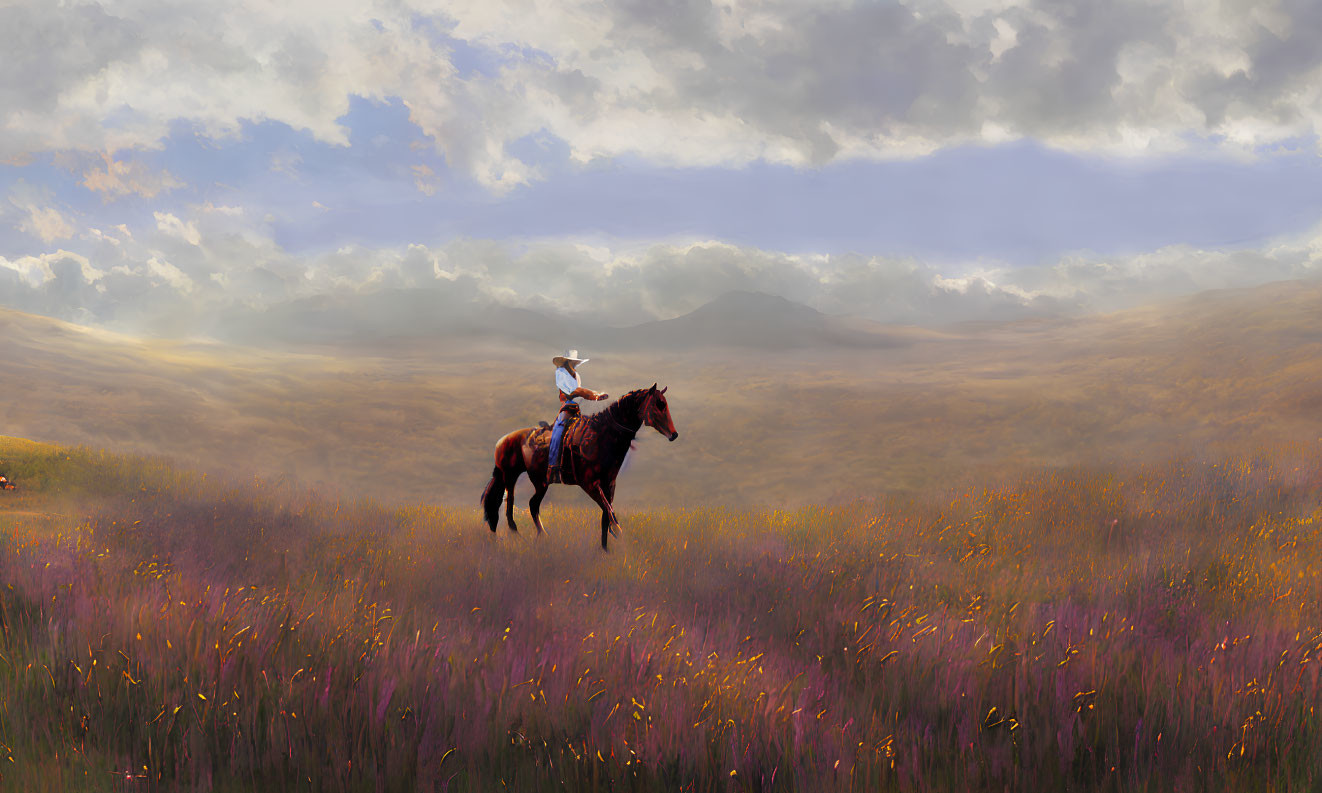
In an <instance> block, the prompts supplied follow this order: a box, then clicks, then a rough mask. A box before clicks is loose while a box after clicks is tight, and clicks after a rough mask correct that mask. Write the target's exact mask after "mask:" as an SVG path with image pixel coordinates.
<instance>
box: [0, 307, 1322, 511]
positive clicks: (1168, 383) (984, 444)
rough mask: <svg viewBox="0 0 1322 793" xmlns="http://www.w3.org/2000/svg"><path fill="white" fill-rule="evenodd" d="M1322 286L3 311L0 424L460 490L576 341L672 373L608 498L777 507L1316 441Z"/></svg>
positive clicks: (390, 494)
mask: <svg viewBox="0 0 1322 793" xmlns="http://www.w3.org/2000/svg"><path fill="white" fill-rule="evenodd" d="M1319 305H1322V287H1320V286H1319V285H1318V284H1317V283H1314V282H1293V283H1284V284H1273V285H1268V286H1266V287H1261V288H1258V289H1253V290H1245V291H1235V292H1223V293H1209V294H1204V295H1199V296H1195V297H1192V298H1188V299H1185V300H1181V301H1176V302H1172V303H1167V304H1163V305H1160V306H1153V307H1148V308H1144V309H1138V310H1134V311H1128V312H1123V313H1119V314H1113V315H1106V316H1093V317H1083V318H1075V319H1050V320H1033V321H1022V322H1015V323H1003V324H992V325H985V324H984V325H978V326H957V327H950V328H942V329H936V330H921V329H912V328H886V327H884V326H876V325H872V324H866V323H856V322H852V321H850V320H845V319H840V318H832V317H827V316H824V315H821V314H818V313H817V312H814V311H812V310H811V309H808V308H806V307H803V306H795V305H793V304H788V303H785V302H783V301H780V300H779V299H777V298H769V297H767V296H759V295H730V296H726V297H725V298H722V300H720V301H718V302H717V303H715V304H713V305H710V306H707V307H705V308H703V309H700V310H699V311H697V312H694V313H693V314H690V315H688V316H686V317H681V318H678V319H676V320H671V321H668V322H662V323H650V324H648V325H643V326H639V327H637V328H632V329H626V330H617V331H615V332H614V336H608V335H606V332H605V331H602V334H603V335H602V336H600V337H599V338H596V337H594V336H592V335H590V334H589V335H586V336H584V335H581V334H586V333H587V330H584V329H582V328H578V329H575V328H573V327H571V328H570V330H569V331H565V332H566V333H569V334H570V337H569V338H568V339H567V340H565V341H562V338H563V337H561V336H559V335H558V333H559V331H556V330H555V329H553V328H551V327H550V326H539V327H541V329H540V330H538V331H537V333H539V334H544V335H543V336H541V337H539V338H537V339H535V340H534V339H532V338H529V339H525V340H522V341H519V340H514V341H511V340H510V339H507V338H493V337H490V336H485V335H482V334H480V333H478V332H477V330H476V329H470V330H471V331H472V333H470V334H469V335H467V336H464V337H463V339H462V342H455V343H444V341H445V339H449V338H452V337H449V336H444V335H442V336H433V337H428V338H423V339H419V338H413V339H380V340H378V341H376V342H374V343H372V344H368V345H347V346H341V345H332V344H325V343H320V344H315V345H313V344H307V345H286V347H285V348H284V349H262V348H259V347H254V346H240V345H233V344H220V343H214V342H202V341H198V342H187V343H177V342H157V341H144V340H139V339H134V338H130V337H125V336H118V335H114V334H110V333H106V332H103V331H97V330H90V329H85V328H79V327H77V326H73V325H69V324H66V323H61V322H57V321H53V320H49V319H44V318H40V317H34V316H30V315H23V314H17V313H14V312H0V335H2V336H3V339H4V344H3V345H0V369H3V371H4V372H5V383H6V386H7V387H6V388H5V389H4V390H3V392H0V433H3V434H10V435H22V436H26V437H33V438H38V439H43V440H50V441H56V442H61V443H76V444H89V445H93V446H98V447H107V448H115V449H119V450H122V451H125V452H144V453H154V454H164V455H168V456H170V457H173V458H176V459H178V460H180V461H182V462H186V463H187V464H189V465H194V466H198V467H201V468H203V469H205V470H218V471H226V472H253V473H259V474H264V475H271V476H279V475H288V476H293V477H296V478H299V479H303V480H307V481H309V482H313V483H322V484H328V485H331V486H334V487H337V488H342V489H343V490H345V491H347V492H359V491H361V492H366V493H371V494H373V495H376V496H378V497H381V498H383V499H387V500H396V499H403V500H412V501H422V502H432V503H436V502H443V503H455V504H471V503H475V500H476V497H477V495H478V493H479V492H480V491H481V488H482V486H483V484H484V483H485V481H486V477H487V475H488V474H489V472H490V454H491V448H492V444H493V443H494V441H495V440H496V438H498V437H499V436H500V435H501V434H503V433H504V432H505V431H507V430H509V429H513V428H515V427H519V426H527V425H530V424H533V423H535V422H536V421H538V420H542V419H549V418H550V417H551V414H552V411H553V410H554V401H553V399H554V397H553V395H552V394H551V393H550V388H551V387H550V367H549V361H548V359H549V357H550V356H551V355H552V354H554V353H555V352H556V351H557V350H558V349H559V348H561V347H563V346H578V347H579V348H581V349H583V350H584V351H585V352H587V353H588V354H589V355H591V357H592V358H593V361H592V362H591V363H590V364H588V365H587V366H586V367H585V369H584V375H585V378H586V381H587V383H588V384H589V385H590V386H592V387H595V388H599V389H604V390H606V391H608V392H610V393H612V394H613V395H618V394H619V393H622V392H623V391H624V390H627V389H629V388H633V387H638V386H643V385H650V384H651V383H652V382H654V381H659V382H660V383H662V384H664V385H669V386H670V388H671V392H670V393H671V396H672V400H671V407H672V413H673V415H674V418H675V422H676V425H677V426H678V428H679V429H680V431H681V440H680V441H679V442H678V443H675V444H667V443H664V442H663V441H662V440H661V439H660V438H659V437H657V436H654V435H652V434H650V431H648V432H644V433H643V434H641V435H640V436H639V443H638V448H637V451H636V453H635V454H633V455H632V456H631V458H630V460H629V462H628V463H627V465H626V470H625V472H624V474H623V475H622V477H621V482H620V487H619V496H618V498H619V501H620V503H621V505H622V506H624V507H626V508H627V507H628V506H630V505H644V504H655V503H661V502H666V503H671V502H674V501H676V499H682V500H683V502H684V503H741V504H763V503H766V504H789V505H793V504H803V503H811V502H822V501H829V500H836V499H848V498H854V497H859V496H863V497H866V496H870V495H874V494H877V493H881V492H887V491H895V490H906V489H913V488H917V487H925V486H928V485H930V484H932V483H933V482H941V481H949V480H950V479H951V477H953V476H956V475H957V474H959V473H960V472H966V471H970V470H974V469H985V470H993V471H994V470H995V469H996V468H997V467H998V466H1001V465H1004V464H1006V463H1023V462H1033V463H1044V464H1051V465H1065V464H1076V463H1091V462H1099V461H1105V460H1109V459H1117V458H1124V459H1140V460H1142V459H1168V458H1171V457H1175V456H1181V455H1183V456H1200V455H1206V454H1209V453H1212V452H1217V453H1219V452H1223V451H1227V450H1234V451H1243V450H1246V449H1252V448H1255V447H1256V446H1259V445H1272V444H1276V443H1278V442H1289V443H1304V442H1308V443H1314V442H1317V441H1316V439H1317V438H1318V437H1322V415H1320V414H1319V411H1318V405H1319V404H1322V397H1319V393H1320V389H1319V388H1318V385H1317V384H1318V382H1320V381H1322V311H1319V308H1318V307H1319ZM323 309H324V310H325V311H326V312H330V313H325V314H323V315H322V316H325V317H329V316H331V315H332V314H333V312H332V311H331V309H329V308H326V307H323ZM524 318H525V319H528V318H527V317H526V316H525V317H524ZM529 322H530V323H532V325H530V327H531V326H533V325H535V324H536V322H537V320H536V318H535V317H534V318H532V319H529ZM439 327H440V326H438V328H439ZM438 332H439V330H438ZM593 407H599V406H593ZM522 495H523V496H525V497H526V495H527V489H526V486H525V487H524V491H523V494H522ZM551 498H552V500H553V501H555V500H557V499H571V500H572V499H579V498H582V494H570V493H569V492H568V491H561V490H556V491H553V495H552V496H551ZM574 503H577V501H574Z"/></svg>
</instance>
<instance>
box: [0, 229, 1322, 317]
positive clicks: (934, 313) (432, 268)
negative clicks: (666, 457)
mask: <svg viewBox="0 0 1322 793" xmlns="http://www.w3.org/2000/svg"><path fill="white" fill-rule="evenodd" d="M238 209H239V208H237V207H225V208H220V207H216V206H214V205H209V204H202V205H196V206H192V207H184V208H181V209H179V210H177V211H178V212H179V214H174V213H165V212H158V213H156V214H155V215H154V216H153V218H152V221H149V222H148V223H146V224H144V225H142V226H141V227H134V228H132V229H130V228H128V227H110V228H107V229H89V230H88V232H87V233H84V234H79V235H77V236H76V237H75V238H74V239H72V240H70V241H69V242H68V245H67V246H66V247H65V248H60V249H57V250H55V251H52V252H49V253H44V254H39V255H30V256H15V257H10V258H0V303H3V305H6V306H8V307H11V308H17V309H20V310H25V311H32V312H36V313H42V314H48V315H51V316H56V317H61V318H65V319H71V320H75V321H78V322H84V323H88V324H97V325H105V326H109V327H112V328H115V329H118V330H126V331H131V332H139V333H149V334H161V335H172V334H191V335H207V334H211V335H217V336H221V337H226V336H235V335H236V334H237V335H242V334H243V333H249V334H250V333H251V330H252V327H253V322H254V318H255V317H257V316H261V317H262V318H263V319H262V323H263V324H262V326H261V327H262V334H263V335H264V336H267V337H269V336H280V335H281V334H282V333H283V334H286V335H287V336H288V337H289V338H300V339H305V340H322V341H327V340H333V339H346V338H352V337H353V335H354V334H367V335H371V334H381V333H384V332H386V329H390V332H391V333H396V334H406V333H427V332H436V333H440V332H455V331H462V330H464V329H465V327H468V325H466V324H465V323H469V320H468V319H466V318H472V317H479V318H480V317H482V316H484V312H486V311H487V310H488V309H490V308H491V307H496V306H504V307H510V308H521V309H528V310H531V311H536V312H539V313H542V314H545V315H547V316H551V317H553V318H554V317H561V318H576V319H580V320H583V321H587V322H590V323H592V324H605V325H616V326H628V325H634V324H638V323H640V322H644V321H647V320H651V319H668V318H671V317H675V316H679V315H681V314H684V313H687V312H689V311H692V310H694V309H696V308H698V307H700V306H702V305H704V304H706V303H708V302H709V301H711V300H713V299H715V298H717V297H719V296H721V295H723V294H725V293H727V292H731V291H738V290H744V291H759V292H767V293H771V294H775V295H779V296H782V297H785V298H788V299H790V300H793V301H797V302H800V303H803V304H806V305H809V306H812V307H814V308H816V309H818V310H821V311H824V312H827V313H830V314H840V315H852V316H859V317H865V318H868V319H872V320H876V321H881V322H889V323H902V324H920V325H940V324H945V323H951V322H960V321H967V320H1009V319H1017V318H1023V317H1031V316H1044V315H1069V314H1082V313H1088V312H1096V311H1113V310H1119V309H1124V308H1129V307H1132V306H1138V305H1142V304H1145V303H1150V302H1153V301H1158V300H1162V299H1166V298H1173V297H1178V296H1182V295H1186V294H1190V293H1193V292H1197V291H1201V290H1208V289H1221V288H1234V287H1246V286H1253V285H1256V284H1260V283H1264V282H1267V281H1273V280H1282V279H1297V278H1314V277H1319V276H1322V226H1318V227H1317V228H1315V229H1313V230H1312V231H1310V232H1308V233H1305V234H1302V235H1298V236H1294V237H1289V238H1282V239H1278V240H1274V241H1272V242H1270V243H1269V244H1266V245H1263V246H1260V247H1253V248H1238V249H1236V248H1225V249H1210V250H1209V249H1200V248H1196V247H1192V246H1187V245H1175V246H1167V247H1163V248H1159V249H1157V250H1153V251H1148V252H1145V253H1140V254H1136V255H1127V256H1097V255H1091V254H1075V255H1071V256H1067V257H1064V258H1061V259H1059V260H1058V261H1054V262H1050V263H1048V264H1044V265H1041V266H1036V267H1010V266H1006V265H1003V264H998V263H995V262H969V263H962V264H961V263H955V264H949V265H940V266H938V265H935V264H932V263H928V262H923V261H920V260H917V259H912V258H906V257H894V256H865V255H859V254H848V255H828V254H812V253H786V252H779V251H769V250H763V249H759V248H754V247H748V246H741V245H734V244H730V243H725V242H720V241H711V240H696V241H691V242H682V243H681V242H649V241H636V242H618V241H617V242H608V241H595V242H594V243H593V244H586V243H583V242H581V241H578V240H556V239H536V240H524V241H517V242H510V241H494V240H485V239H458V240H453V241H451V242H447V243H444V244H440V245H434V246H429V245H419V244H413V245H404V246H394V247H370V246H362V245H351V246H345V247H343V248H340V249H338V250H334V251H327V252H321V253H309V254H295V253H292V252H290V251H288V250H286V249H284V248H283V247H282V246H280V245H279V244H278V243H277V242H276V241H275V240H274V239H273V238H272V237H271V234H270V231H269V229H268V228H267V227H265V226H264V225H263V222H262V221H259V220H257V219H256V218H253V217H251V215H253V214H255V213H249V212H244V211H237V210H238ZM222 210H223V211H222ZM153 221H154V222H153ZM335 317H340V318H341V319H342V320H343V321H340V320H339V319H335ZM470 324H471V323H470Z"/></svg>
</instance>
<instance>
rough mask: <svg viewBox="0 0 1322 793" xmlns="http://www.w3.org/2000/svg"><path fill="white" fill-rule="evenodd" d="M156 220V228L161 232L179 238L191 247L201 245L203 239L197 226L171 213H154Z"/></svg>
mask: <svg viewBox="0 0 1322 793" xmlns="http://www.w3.org/2000/svg"><path fill="white" fill-rule="evenodd" d="M153 215H154V217H155V218H156V228H157V229H158V230H160V231H161V232H163V233H165V234H168V235H170V236H171V237H177V238H179V239H181V240H183V241H184V242H187V243H188V244H189V245H200V244H201V243H202V237H201V235H199V234H198V231H197V224H195V223H193V222H192V221H189V222H188V223H185V222H184V221H182V220H180V219H179V218H177V217H175V216H174V215H172V214H170V213H169V212H156V213H153Z"/></svg>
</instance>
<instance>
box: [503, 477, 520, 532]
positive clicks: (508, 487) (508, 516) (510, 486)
mask: <svg viewBox="0 0 1322 793" xmlns="http://www.w3.org/2000/svg"><path fill="white" fill-rule="evenodd" d="M505 481H506V484H505V523H506V524H508V525H509V527H510V531H515V532H516V531H518V530H519V527H518V526H515V525H514V485H515V483H517V482H518V481H519V475H518V474H515V475H514V476H510V477H506V480H505Z"/></svg>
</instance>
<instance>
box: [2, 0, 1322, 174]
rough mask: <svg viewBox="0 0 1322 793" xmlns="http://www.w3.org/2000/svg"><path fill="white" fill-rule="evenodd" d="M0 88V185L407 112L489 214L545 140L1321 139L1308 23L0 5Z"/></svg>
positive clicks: (701, 8)
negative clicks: (196, 134) (57, 167)
mask: <svg viewBox="0 0 1322 793" xmlns="http://www.w3.org/2000/svg"><path fill="white" fill-rule="evenodd" d="M474 61H476V65H475V63H474ZM0 69H3V71H4V72H5V74H6V75H7V76H8V77H9V79H6V80H5V81H4V82H3V83H0V161H4V162H11V161H18V160H21V159H22V158H24V157H26V156H27V155H29V154H31V153H33V152H50V151H68V150H72V151H82V152H118V151H123V150H133V149H142V148H152V147H156V146H159V145H161V142H162V140H163V139H164V137H165V136H166V135H167V134H168V133H169V131H170V129H171V128H172V125H174V124H175V123H176V122H177V121H179V120H183V121H186V122H188V123H189V124H190V125H192V126H193V128H195V129H197V130H199V131H200V132H202V133H203V134H204V135H208V136H211V137H226V136H232V135H234V134H236V133H238V132H239V131H240V129H241V128H242V124H243V122H244V121H258V122H260V121H265V120H271V121H278V122H282V123H285V124H288V125H290V126H291V127H293V128H295V129H299V130H306V131H308V132H309V133H311V134H312V135H313V136H315V137H316V138H317V139H318V140H321V141H325V142H330V143H335V144H345V143H347V142H348V137H347V131H346V130H345V128H344V127H343V126H342V123H341V119H342V118H343V117H344V115H345V114H346V112H347V111H348V109H349V100H350V97H353V96H359V97H365V98H368V99H376V100H383V99H387V98H398V99H400V100H401V101H402V102H403V103H404V105H405V106H406V107H407V108H408V110H409V113H410V117H411V119H412V120H413V121H414V123H416V124H417V125H418V126H419V127H420V128H421V129H422V131H423V132H424V133H425V134H426V135H428V136H429V137H430V138H431V139H432V140H433V141H434V142H435V145H436V146H437V148H438V149H439V150H440V151H441V152H442V153H443V154H444V155H445V158H446V160H447V162H448V163H449V164H450V165H451V166H453V167H455V168H457V169H459V170H462V171H467V172H468V173H469V174H470V175H471V176H472V177H473V178H475V179H477V180H478V181H479V182H481V183H483V184H485V185H487V186H488V187H490V188H491V189H493V190H496V191H500V190H505V189H508V188H510V187H512V186H515V185H518V184H522V183H524V182H527V181H529V180H533V179H537V178H538V177H539V175H540V171H539V167H538V165H537V164H536V163H530V162H525V161H524V160H522V159H520V158H519V157H518V156H516V155H515V154H514V153H513V152H512V148H517V147H512V146H511V144H512V143H513V142H515V141H519V140H522V139H524V138H526V137H528V136H532V135H538V134H550V135H553V136H556V137H558V138H560V139H563V140H564V141H565V142H566V143H567V145H568V148H569V151H570V153H571V155H572V156H573V157H574V158H576V159H578V160H591V159H593V158H598V157H618V156H621V155H635V156H641V157H644V158H647V159H649V160H652V161H655V162H661V163H667V164H675V165H686V166H687V165H714V164H721V165H725V164H738V163H746V162H750V161H754V160H766V161H770V162H777V163H789V164H795V165H813V164H820V163H824V162H827V161H831V160H835V159H840V158H849V157H869V158H879V157H895V156H912V155H916V154H921V153H924V152H929V151H932V150H933V149H935V148H939V147H942V146H948V145H951V144H958V143H967V142H999V141H1004V140H1008V139H1015V138H1023V137H1029V138H1034V139H1037V140H1040V141H1044V142H1046V143H1048V144H1050V145H1053V146H1058V147H1064V148H1072V149H1087V150H1098V149H1104V150H1108V151H1115V152H1127V153H1136V152H1154V151H1155V152H1164V151H1170V150H1174V149H1182V148H1187V147H1189V146H1191V145H1193V146H1200V147H1220V148H1230V149H1232V150H1236V151H1253V150H1254V149H1255V148H1257V147H1261V146H1264V145H1269V144H1273V143H1277V142H1281V141H1291V140H1296V139H1307V140H1312V139H1317V138H1318V134H1319V132H1322V14H1319V13H1318V11H1317V6H1316V3H1314V2H1312V0H1275V2H1271V3H1248V2H1203V1H1200V2H1191V3H1167V2H1161V1H1160V0H1100V1H1099V2H1079V3H1070V2H1054V1H1053V0H977V1H976V2H975V1H973V0H958V2H957V1H956V0H909V1H908V2H904V3H898V2H896V3H875V2H866V1H864V0H858V1H857V2H846V1H845V0H833V1H832V2H826V3H801V2H797V1H796V0H766V2H749V0H694V1H693V2H683V3H664V4H658V3H654V2H644V1H642V0H618V1H617V2H609V3H604V4H603V3H601V2H599V1H598V0H566V2H558V3H526V2H516V1H515V0H507V1H505V2H501V1H499V0H455V1H454V2H447V3H445V4H443V5H441V4H437V3H434V2H430V0H389V2H387V1H386V0H380V1H379V2H353V1H351V0H331V1H330V2H319V3H316V4H312V5H307V4H294V5H290V4H287V3H270V2H267V1H266V0H236V2H232V3H213V4H205V5H201V6H190V7H189V8H187V9H183V8H180V7H177V6H176V5H174V4H171V3H167V2H164V0H146V1H145V2H141V3H134V4H129V5H120V4H114V5H110V4H106V5H103V4H100V3H94V2H77V0H75V1H74V2H70V3H46V2H39V0H26V1H23V0H20V2H18V3H8V4H4V5H3V6H0ZM126 162H128V163H129V164H125V163H126ZM112 163H115V164H112ZM275 165H276V166H277V167H282V168H288V167H292V165H291V163H290V162H289V161H287V160H281V161H280V162H279V163H276V164H275ZM120 166H122V167H123V168H124V169H127V170H122V171H117V170H116V169H117V168H119V167H120ZM135 168H136V166H134V165H132V164H131V161H123V160H113V161H111V160H107V163H106V168H105V170H104V171H103V170H100V169H99V168H98V169H97V170H95V171H89V175H88V177H86V178H87V179H88V181H89V182H90V186H95V189H102V190H104V191H106V192H107V194H119V192H120V191H126V192H136V193H138V194H142V195H147V194H148V193H149V192H150V191H153V190H155V191H157V192H159V191H162V190H165V189H169V186H170V179H171V177H169V176H168V174H155V175H150V174H146V173H142V172H139V171H137V170H135Z"/></svg>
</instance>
